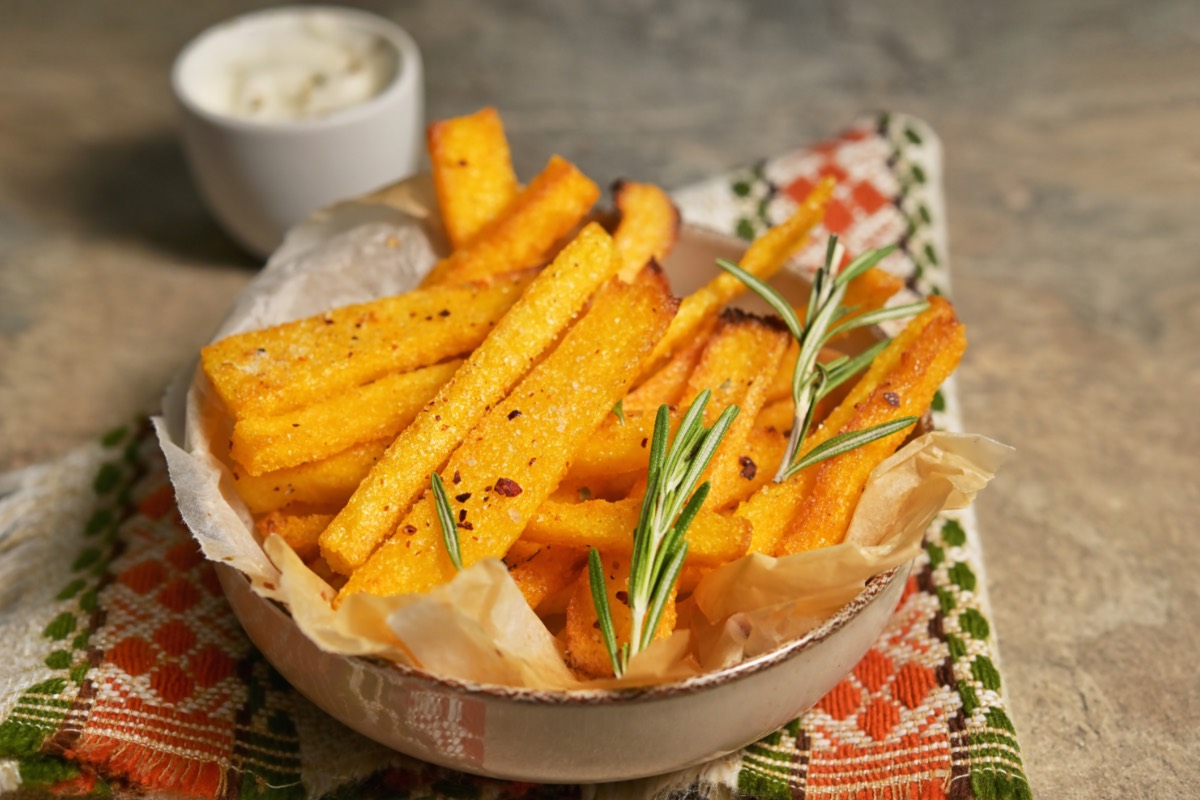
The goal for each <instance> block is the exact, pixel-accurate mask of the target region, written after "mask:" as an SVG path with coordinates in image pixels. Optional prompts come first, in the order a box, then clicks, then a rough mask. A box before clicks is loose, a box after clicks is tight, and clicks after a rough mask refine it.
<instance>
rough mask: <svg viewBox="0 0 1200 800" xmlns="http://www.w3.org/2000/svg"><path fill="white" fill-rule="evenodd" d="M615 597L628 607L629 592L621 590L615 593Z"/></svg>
mask: <svg viewBox="0 0 1200 800" xmlns="http://www.w3.org/2000/svg"><path fill="white" fill-rule="evenodd" d="M615 597H616V598H617V599H618V600H620V601H621V602H622V603H624V604H625V605H629V592H626V591H625V590H621V591H619V592H617V593H616V595H615Z"/></svg>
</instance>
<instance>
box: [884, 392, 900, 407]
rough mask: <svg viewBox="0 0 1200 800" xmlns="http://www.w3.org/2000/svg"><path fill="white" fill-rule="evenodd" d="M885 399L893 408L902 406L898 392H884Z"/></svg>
mask: <svg viewBox="0 0 1200 800" xmlns="http://www.w3.org/2000/svg"><path fill="white" fill-rule="evenodd" d="M883 399H884V400H886V401H887V404H888V405H889V406H891V407H892V408H899V407H900V395H898V394H896V393H895V392H884V393H883Z"/></svg>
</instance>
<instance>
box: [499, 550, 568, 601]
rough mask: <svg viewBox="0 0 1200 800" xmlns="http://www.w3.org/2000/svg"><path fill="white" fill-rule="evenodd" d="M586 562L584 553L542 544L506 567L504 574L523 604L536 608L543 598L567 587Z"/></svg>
mask: <svg viewBox="0 0 1200 800" xmlns="http://www.w3.org/2000/svg"><path fill="white" fill-rule="evenodd" d="M586 562H587V551H586V550H578V549H576V548H572V547H558V546H556V545H542V546H540V547H538V550H537V552H536V553H534V554H533V555H532V556H530V557H529V558H527V559H523V560H522V561H521V562H520V563H519V564H517V565H515V566H512V567H510V568H509V570H508V574H509V575H510V576H511V577H512V579H513V582H514V583H516V584H517V588H518V589H520V590H521V594H523V595H524V596H525V602H526V603H528V604H529V607H530V608H533V609H536V608H537V607H538V606H539V605H541V602H542V601H543V600H545V599H546V598H547V597H549V596H550V595H552V594H555V593H557V592H559V591H562V590H563V589H565V588H566V587H568V586H570V585H571V584H572V583H573V582H574V581H575V579H576V577H578V575H579V573H580V571H581V570H582V569H583V565H584V563H586Z"/></svg>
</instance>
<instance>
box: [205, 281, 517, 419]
mask: <svg viewBox="0 0 1200 800" xmlns="http://www.w3.org/2000/svg"><path fill="white" fill-rule="evenodd" d="M532 280H533V275H532V274H521V275H511V276H505V277H503V278H500V279H497V280H496V281H494V282H491V283H482V282H475V283H465V284H448V285H445V286H435V287H432V288H429V289H420V290H417V291H413V292H407V293H405V294H401V295H395V296H393V297H383V298H380V299H378V300H373V301H371V302H369V303H359V304H356V305H350V306H344V307H342V308H336V309H334V310H332V311H326V312H325V313H323V314H317V315H315V316H312V317H308V318H306V319H301V320H296V321H295V322H287V323H284V324H282V325H276V326H274V327H271V328H266V329H263V330H257V331H249V332H246V333H239V334H235V335H233V336H229V337H227V338H225V339H222V340H221V341H219V342H216V343H214V344H210V345H209V346H207V347H205V348H204V349H203V350H201V351H200V361H201V366H202V367H203V369H204V373H205V375H207V376H208V379H209V381H210V382H211V383H212V386H213V388H214V389H215V390H216V393H217V395H218V396H219V397H220V398H221V400H222V401H223V402H224V404H225V407H226V409H227V410H228V411H229V413H230V414H231V415H232V416H233V417H235V418H241V417H246V416H250V415H259V416H265V415H270V414H282V413H284V412H287V411H292V410H294V409H297V408H302V407H304V406H306V405H311V404H312V403H314V402H317V401H319V400H323V399H325V398H326V397H328V396H329V395H330V394H335V393H337V392H342V391H345V390H347V389H350V388H352V387H354V386H360V385H362V384H364V383H367V382H369V381H373V380H375V379H377V378H379V377H381V376H383V375H386V374H388V373H392V372H406V371H408V370H412V369H417V368H419V367H424V366H428V365H430V364H436V363H437V362H439V361H444V360H445V359H447V358H454V357H456V356H460V355H462V354H463V353H466V352H469V351H470V350H471V349H472V348H474V347H477V346H478V345H479V343H480V342H482V341H483V339H484V337H485V336H487V334H488V332H490V331H491V330H492V327H493V326H494V325H495V324H496V322H497V321H498V320H499V319H500V318H501V317H502V316H503V315H504V313H505V312H507V311H508V309H509V308H510V307H511V306H512V305H513V303H515V302H516V301H517V298H518V297H520V296H521V293H522V291H523V290H524V289H525V287H526V286H528V285H529V283H530V282H531V281H532Z"/></svg>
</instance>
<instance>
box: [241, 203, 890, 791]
mask: <svg viewBox="0 0 1200 800" xmlns="http://www.w3.org/2000/svg"><path fill="white" fill-rule="evenodd" d="M744 248H745V243H744V242H742V241H740V240H737V239H733V238H731V237H728V236H724V235H719V234H715V233H711V232H708V231H705V230H702V229H698V228H692V227H685V228H684V229H683V231H682V235H681V237H680V241H679V243H678V245H677V246H676V248H675V250H674V251H673V253H672V255H671V258H670V259H668V263H667V264H666V265H665V269H666V271H667V273H668V274H669V275H670V278H671V282H672V286H673V288H674V290H675V291H676V293H677V294H681V295H682V294H686V293H688V292H690V291H692V290H693V289H695V288H697V287H698V286H700V285H701V284H703V283H704V282H706V281H707V280H708V279H709V278H711V277H712V275H713V270H714V269H715V267H713V266H712V265H713V264H714V261H715V259H717V258H728V259H731V260H735V261H736V260H737V259H738V258H739V257H740V256H741V254H742V252H743V250H744ZM788 281H791V282H793V283H794V285H792V284H789V283H788ZM780 288H781V290H782V291H783V292H784V294H785V295H786V294H792V293H793V292H795V293H797V296H799V295H798V293H799V292H801V291H804V290H806V289H807V284H806V283H804V282H803V281H802V280H801V279H799V278H786V279H785V285H781V286H780ZM747 294H748V295H749V293H747ZM741 304H742V305H744V306H745V307H747V308H751V309H754V310H760V305H759V301H758V300H757V298H755V297H753V296H752V295H749V296H748V297H747V298H746V299H744V300H743V301H742V303H741ZM765 309H766V306H765V304H761V310H765ZM217 569H218V574H219V576H220V580H221V584H222V586H224V588H225V593H226V595H227V596H228V597H229V601H230V603H231V604H232V606H233V610H234V612H235V613H236V614H237V617H238V619H239V620H240V621H241V623H242V625H243V627H244V628H245V629H246V632H247V633H248V634H249V636H250V638H251V640H253V642H254V643H255V645H257V646H258V648H259V649H260V650H261V651H262V652H263V654H264V655H265V656H266V658H267V659H268V660H269V661H270V662H271V663H272V664H273V665H274V666H275V667H276V669H278V670H279V672H280V673H281V674H282V675H283V676H284V677H285V678H286V679H287V680H288V681H289V682H290V683H291V684H292V685H293V686H295V687H296V689H298V690H299V691H300V692H301V693H302V694H303V695H305V696H306V697H308V698H309V699H310V700H312V701H313V702H314V703H315V704H316V705H318V706H320V707H321V708H322V709H324V710H325V711H326V712H328V713H329V714H330V715H332V716H333V717H335V718H337V719H338V720H340V721H341V722H343V723H344V724H346V725H347V726H349V727H351V728H353V729H354V730H356V731H358V732H359V733H362V734H363V735H365V736H367V737H369V738H371V739H373V740H375V741H377V742H380V743H381V744H384V745H386V746H388V747H391V748H393V749H395V750H398V751H400V752H403V753H406V754H408V755H411V756H415V757H416V758H420V759H423V760H425V761H429V762H432V763H435V764H440V765H442V766H446V767H450V768H453V769H457V770H462V771H464V772H470V773H475V774H478V775H486V776H491V777H496V778H505V779H511V780H522V781H533V782H541V783H586V782H607V781H618V780H628V779H633V778H640V777H645V776H649V775H657V774H662V773H666V772H672V771H675V770H678V769H682V768H684V767H688V766H692V765H695V764H700V763H704V762H706V761H710V760H712V759H714V758H717V757H719V756H722V755H725V754H727V753H731V752H733V751H735V750H738V749H740V748H741V747H744V746H745V745H747V744H749V743H751V742H753V741H755V740H756V739H759V738H761V737H762V736H764V735H766V734H768V733H770V732H771V731H774V730H776V729H777V728H779V727H781V726H782V725H784V724H786V723H787V722H789V721H791V720H792V719H794V718H796V717H797V716H799V715H800V714H802V713H803V712H804V711H806V710H808V709H809V708H810V707H812V706H813V705H814V704H815V703H816V702H817V701H818V700H820V699H821V697H822V696H823V695H824V694H825V693H826V692H828V691H829V690H830V689H832V688H833V687H834V685H836V684H837V682H838V681H839V680H841V679H842V677H843V676H845V675H846V673H847V672H849V671H850V669H852V668H853V667H854V665H855V664H856V663H857V662H858V661H859V660H860V659H861V658H862V656H863V655H864V654H865V653H866V652H867V650H868V648H870V646H871V645H872V644H873V643H874V642H875V640H876V639H877V638H878V636H879V633H880V631H881V630H882V629H883V627H884V625H885V624H886V623H887V620H888V618H889V617H890V615H891V613H892V611H893V610H894V609H895V607H896V605H897V603H898V601H899V599H900V596H901V593H902V591H903V589H904V582H905V579H906V577H907V574H908V570H909V567H908V566H907V565H906V566H904V567H901V568H898V569H895V570H892V571H889V572H886V573H884V574H882V575H879V576H877V577H875V578H873V579H872V580H871V581H869V582H868V583H867V585H866V587H865V588H864V589H863V591H862V592H861V593H860V594H859V595H858V596H857V597H856V598H855V599H854V600H853V601H851V602H850V603H848V604H847V605H846V606H845V607H843V608H842V609H841V610H840V611H838V612H837V613H836V614H835V615H833V617H831V618H830V619H829V620H827V621H826V622H825V623H824V624H822V625H821V626H820V627H818V628H816V629H815V630H813V631H811V632H810V633H808V634H807V635H805V636H804V637H803V638H801V639H798V640H795V641H793V642H790V643H788V644H786V645H784V646H783V647H780V648H779V649H776V650H774V651H771V652H769V653H766V654H764V655H762V656H759V657H756V658H753V659H750V660H747V661H745V662H743V663H741V664H738V665H737V666H735V667H731V668H728V669H724V670H721V671H718V672H713V673H708V674H705V675H701V676H698V677H695V678H690V679H687V680H683V681H677V682H674V683H667V684H661V685H656V686H653V687H650V688H641V689H634V690H582V691H565V692H563V691H544V690H531V689H517V688H512V687H508V686H496V685H481V684H475V683H470V682H465V681H459V680H453V679H448V678H441V677H435V676H432V675H429V674H427V673H424V672H421V671H419V670H416V669H413V668H410V667H405V666H399V665H396V664H393V663H390V662H385V661H382V660H377V659H368V658H362V657H353V656H345V655H339V654H334V653H329V652H325V651H323V650H321V649H320V648H319V647H317V645H316V644H314V643H313V642H312V641H311V640H310V639H308V638H307V637H306V636H305V635H304V634H303V633H302V632H301V631H300V629H299V628H298V627H297V625H296V623H295V622H294V621H293V619H292V618H291V616H289V614H288V613H287V611H286V610H285V609H284V608H282V607H281V606H279V605H278V604H276V603H274V602H272V601H269V600H266V599H264V598H262V597H260V596H259V595H257V594H255V593H254V591H253V590H252V589H251V588H250V583H249V581H248V580H247V578H246V577H245V576H244V575H243V574H241V573H240V572H238V571H236V570H234V569H232V568H230V567H228V566H225V565H222V564H218V565H217Z"/></svg>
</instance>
